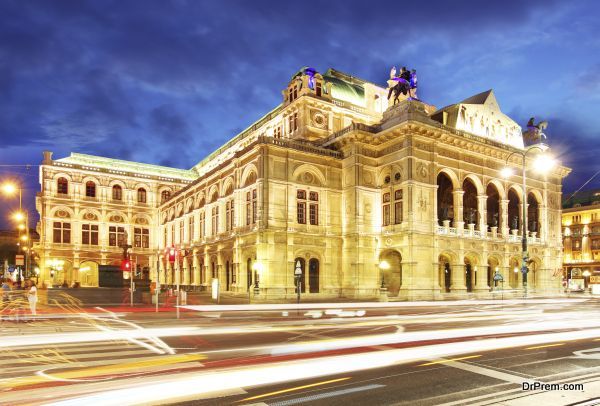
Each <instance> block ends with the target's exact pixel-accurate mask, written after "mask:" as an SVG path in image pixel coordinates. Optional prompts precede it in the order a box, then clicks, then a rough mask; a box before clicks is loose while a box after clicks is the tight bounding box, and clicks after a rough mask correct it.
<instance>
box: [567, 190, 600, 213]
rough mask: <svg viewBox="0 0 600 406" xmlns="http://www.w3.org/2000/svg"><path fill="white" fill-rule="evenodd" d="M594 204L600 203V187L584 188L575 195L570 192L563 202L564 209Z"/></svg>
mask: <svg viewBox="0 0 600 406" xmlns="http://www.w3.org/2000/svg"><path fill="white" fill-rule="evenodd" d="M571 196H573V197H571ZM592 205H600V189H591V190H582V191H580V192H577V193H576V194H575V195H573V194H570V195H568V196H565V198H564V200H563V202H562V207H563V209H570V208H573V207H585V206H592Z"/></svg>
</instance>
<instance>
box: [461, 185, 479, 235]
mask: <svg viewBox="0 0 600 406" xmlns="http://www.w3.org/2000/svg"><path fill="white" fill-rule="evenodd" d="M463 190H464V192H465V193H464V195H463V219H464V221H465V223H466V224H476V223H477V219H479V210H478V208H477V187H476V186H475V184H473V181H472V180H471V179H465V181H464V182H463Z"/></svg>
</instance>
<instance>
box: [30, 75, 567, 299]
mask: <svg viewBox="0 0 600 406" xmlns="http://www.w3.org/2000/svg"><path fill="white" fill-rule="evenodd" d="M387 94H388V91H387V89H385V88H382V87H379V86H377V85H375V84H372V83H369V82H366V81H363V80H360V79H357V78H355V77H352V76H349V75H346V74H343V73H341V72H338V71H335V70H328V71H327V72H326V73H324V74H322V75H321V74H319V73H317V72H314V70H311V69H306V68H305V69H303V70H301V71H300V72H298V73H297V74H296V75H294V76H293V77H292V79H291V81H290V83H289V84H288V86H287V87H286V88H285V89H284V90H283V99H284V101H283V103H282V104H281V105H279V106H277V107H276V108H275V109H273V110H272V111H271V112H269V113H268V114H267V115H265V116H264V117H263V118H261V119H260V120H259V121H257V122H255V123H254V124H252V125H251V126H250V127H249V128H248V129H246V130H245V131H243V132H242V133H240V134H238V135H237V136H236V137H234V138H233V139H232V140H231V141H229V142H228V143H227V144H225V145H224V146H223V147H221V148H220V149H219V150H217V151H215V152H214V153H212V154H211V155H210V156H208V157H207V158H205V159H204V160H203V161H201V162H200V163H199V164H197V165H196V166H194V167H193V168H192V169H191V170H190V171H179V172H177V173H180V174H181V175H180V176H175V175H174V174H172V175H170V176H171V177H170V179H169V180H168V181H167V180H166V179H165V178H166V175H165V177H163V178H160V179H159V178H156V179H154V178H153V180H152V184H151V185H148V187H149V189H151V190H152V193H153V194H158V193H159V192H160V190H161V189H160V188H162V187H169V188H171V190H172V191H173V192H174V193H173V195H172V196H170V198H169V199H168V200H166V201H165V202H163V203H158V204H157V203H156V202H157V200H156V197H154V200H153V203H152V204H148V205H146V206H143V207H138V205H136V203H135V190H136V188H137V187H138V186H137V183H138V182H141V180H138V179H137V178H136V176H139V175H140V174H141V173H142V172H140V173H139V174H136V172H135V171H131V172H127V173H125V172H126V170H123V171H124V172H123V174H122V175H120V176H122V179H121V180H122V181H123V182H124V184H125V186H127V190H128V191H129V194H130V196H131V197H130V198H129V200H128V203H127V204H120V205H119V204H117V205H114V204H115V203H114V202H112V201H110V200H111V199H110V198H109V197H106V198H105V201H103V203H102V205H104V206H106V207H105V208H104V209H103V210H99V212H98V213H97V215H98V219H102V220H101V222H103V223H102V226H103V227H104V228H105V229H106V227H110V224H112V223H110V219H111V215H114V214H113V212H114V211H117V210H122V211H124V213H123V216H122V218H124V219H126V223H127V225H128V227H129V232H128V234H127V235H128V237H127V238H129V239H130V238H131V234H132V233H133V231H131V230H132V229H133V228H135V224H136V223H135V221H136V220H135V219H136V218H139V215H140V214H143V215H144V216H146V218H147V221H148V224H150V227H149V228H150V241H151V242H150V248H149V249H148V251H147V257H146V258H147V260H146V261H147V262H146V263H147V264H148V266H149V267H150V268H151V277H152V278H153V279H156V265H155V263H156V262H158V263H159V264H160V266H159V268H160V269H159V272H158V274H159V279H160V282H161V283H162V284H168V285H173V284H176V283H178V282H179V283H180V284H183V285H189V286H196V287H199V288H200V289H208V290H210V289H211V282H212V280H213V279H218V280H219V282H220V286H221V291H226V292H230V293H231V294H235V293H239V294H247V292H248V291H249V290H250V292H252V294H253V295H254V294H255V293H256V294H257V295H258V296H257V298H283V297H285V298H292V297H294V296H295V285H294V267H295V266H296V264H299V265H300V267H301V268H302V270H303V277H302V281H303V284H302V290H303V291H304V292H305V294H307V295H313V296H315V297H319V298H323V299H325V298H328V297H340V296H343V297H350V298H351V297H377V296H379V295H380V293H381V292H382V291H385V292H387V295H389V296H391V297H399V298H411V299H415V298H432V297H441V296H442V295H444V294H449V295H463V294H465V293H467V292H473V293H487V292H489V290H490V285H491V284H492V281H491V280H490V278H491V276H492V273H493V272H494V271H496V270H498V272H499V273H501V274H502V275H503V276H504V279H505V287H506V288H508V287H509V286H513V287H515V288H516V287H519V286H520V281H519V278H520V274H516V273H514V272H513V269H514V267H515V266H519V261H520V257H521V243H520V240H521V237H520V232H519V231H517V230H518V229H520V227H519V225H520V222H521V221H522V220H521V217H522V216H521V215H520V214H519V213H521V212H522V210H521V209H522V206H521V204H522V203H521V202H522V200H523V191H522V188H521V186H520V184H521V179H520V177H519V176H516V175H515V176H514V177H511V178H509V179H507V180H505V179H502V178H501V177H500V170H501V169H502V168H503V167H504V165H505V163H506V161H507V159H508V158H509V155H510V154H511V153H512V152H514V151H523V140H522V138H520V135H519V134H520V131H521V128H520V127H519V126H518V125H517V124H516V123H515V122H514V121H512V120H510V118H508V117H507V116H505V115H504V114H502V113H501V111H500V109H499V107H498V104H497V102H496V100H495V98H494V95H493V92H491V91H488V92H484V93H481V94H479V95H476V96H473V97H471V98H469V99H466V100H464V101H463V102H461V103H459V104H456V105H452V106H448V107H446V108H444V109H440V110H436V109H435V108H434V107H433V106H431V105H428V104H424V103H422V102H420V101H418V100H406V97H401V101H400V102H399V103H398V104H396V105H395V106H391V107H389V106H388V104H389V103H388V100H387ZM402 99H404V100H402ZM463 106H467V110H466V111H465V109H463V108H462V107H463ZM461 114H462V115H464V117H462V116H461ZM470 117H472V118H473V120H471V118H470ZM475 118H477V121H475ZM471 121H473V123H472V124H471ZM459 123H462V124H459ZM467 123H468V124H467ZM467 125H472V128H471V127H468V128H467V127H465V126H467ZM457 128H458V129H457ZM461 128H462V130H461ZM469 128H471V132H468V129H469ZM67 159H68V158H67ZM90 159H92V158H90ZM97 159H99V160H102V159H103V158H97ZM532 159H533V157H528V160H527V166H528V167H529V166H530V165H531V162H532ZM60 161H61V160H58V161H54V162H52V163H50V164H47V165H43V166H42V169H41V179H42V181H43V191H42V196H41V197H40V201H39V204H38V206H39V207H40V213H41V217H42V224H44V225H45V227H46V234H45V237H44V239H43V240H44V242H45V247H44V248H45V250H46V252H47V255H48V258H50V257H55V256H60V255H63V254H64V256H68V254H69V252H70V250H73V249H75V253H78V259H77V260H75V259H73V263H74V264H76V265H75V266H76V267H77V266H79V267H81V263H82V260H81V258H83V257H82V253H81V247H80V246H79V245H77V244H75V245H74V246H70V245H69V246H59V247H56V244H54V243H52V239H51V238H50V237H49V236H48V233H49V232H50V228H51V224H52V222H53V221H55V220H56V219H57V210H59V206H60V207H63V208H62V210H63V211H64V212H67V213H68V214H69V215H70V216H71V218H75V219H77V220H76V221H78V222H81V221H82V220H81V219H82V213H83V211H82V210H83V207H84V205H85V204H86V201H85V199H83V198H82V197H78V198H76V199H67V200H62V201H61V200H60V198H59V197H58V196H56V187H57V184H56V183H57V181H58V180H57V179H58V178H59V177H60V176H67V175H68V176H71V177H73V176H75V174H77V177H76V179H77V180H76V182H77V183H78V185H79V186H78V187H79V188H80V191H79V192H78V196H83V195H82V193H83V192H82V190H83V189H82V188H83V185H84V184H85V182H84V176H83V173H84V172H85V170H84V168H83V167H82V166H77V165H74V166H70V167H66V166H65V165H62V166H60V165H61V164H58V162H60ZM118 162H122V161H118ZM118 162H117V163H115V164H114V167H115V169H117V170H119V171H120V170H122V168H121V167H120V165H121V164H120V163H118ZM509 162H510V164H511V165H514V166H515V167H516V168H517V167H520V163H521V161H520V158H519V159H517V157H516V156H514V157H513V158H512V159H510V160H509ZM129 164H131V165H137V164H135V163H129ZM165 169H166V168H165ZM173 171H177V170H173ZM567 173H568V169H567V168H564V167H560V166H559V167H556V168H554V169H553V171H552V173H549V174H546V175H536V174H535V173H533V172H531V171H530V172H528V178H527V187H528V190H527V191H528V193H527V195H528V197H527V202H528V206H527V210H528V211H527V212H528V223H529V229H530V230H535V231H534V232H531V233H530V237H529V243H530V248H529V254H530V258H531V262H530V269H531V273H530V276H529V287H530V289H536V290H538V291H558V290H559V288H560V282H561V275H560V269H561V264H562V249H561V244H562V241H561V227H560V215H561V214H560V213H561V207H560V200H561V182H562V178H563V177H564V176H566V175H567ZM117 177H119V176H117V175H116V174H115V175H114V176H113V175H112V174H111V173H110V172H109V173H107V174H106V175H105V178H103V179H104V180H103V181H102V182H103V183H102V184H103V185H104V186H103V187H104V188H105V190H104V194H105V195H106V194H107V193H109V191H110V187H111V185H112V183H111V182H114V181H115V180H116V178H117ZM190 177H191V178H190ZM145 181H146V182H149V180H145ZM45 194H47V195H48V197H47V198H44V197H43V196H44V195H45ZM44 199H45V200H44ZM42 202H43V203H44V204H42ZM61 205H62V206H61ZM67 209H68V210H67ZM105 223H106V224H105ZM76 227H79V228H77V230H80V226H76ZM78 232H79V231H78ZM105 238H107V237H106V236H105ZM101 246H102V247H103V248H102V249H104V250H107V248H106V244H101ZM172 246H174V247H176V248H177V250H178V252H179V255H178V256H177V259H176V261H175V263H174V264H173V265H171V264H170V263H169V262H168V260H167V257H166V256H165V254H164V253H165V249H166V248H167V247H172ZM59 248H60V249H63V250H64V251H62V253H61V252H59V251H58V250H59ZM78 250H79V251H78ZM98 251H100V252H99V253H98V254H97V255H96V257H95V258H98V257H99V260H100V261H108V257H109V255H108V251H110V255H112V256H111V257H110V258H111V259H112V258H115V259H116V258H118V254H119V251H118V250H117V249H114V250H112V251H111V250H110V249H109V250H108V251H107V252H106V253H105V254H102V250H98ZM134 252H135V251H134ZM157 253H158V255H159V257H158V258H156V257H155V254H157ZM90 255H92V252H90ZM101 255H105V256H104V257H102V256H101ZM157 259H158V261H157ZM557 269H558V274H557ZM73 275H76V273H73ZM382 286H383V287H384V288H385V289H383V290H382V289H381V287H382Z"/></svg>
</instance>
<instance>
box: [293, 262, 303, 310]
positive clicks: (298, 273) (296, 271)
mask: <svg viewBox="0 0 600 406" xmlns="http://www.w3.org/2000/svg"><path fill="white" fill-rule="evenodd" d="M294 278H295V279H296V292H297V294H298V311H297V312H296V314H298V313H299V312H300V310H299V308H300V292H301V290H302V279H301V278H302V265H301V264H300V260H298V261H296V267H295V268H294Z"/></svg>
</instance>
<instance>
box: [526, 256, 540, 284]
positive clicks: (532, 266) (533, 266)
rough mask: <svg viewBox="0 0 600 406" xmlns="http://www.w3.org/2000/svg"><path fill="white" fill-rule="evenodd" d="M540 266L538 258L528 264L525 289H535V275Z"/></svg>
mask: <svg viewBox="0 0 600 406" xmlns="http://www.w3.org/2000/svg"><path fill="white" fill-rule="evenodd" d="M540 264H541V261H540V260H539V258H534V259H533V260H532V261H531V262H529V264H527V265H528V269H529V271H528V272H527V287H528V288H532V289H535V288H537V279H538V278H537V276H538V275H537V273H538V270H539V269H540Z"/></svg>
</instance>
